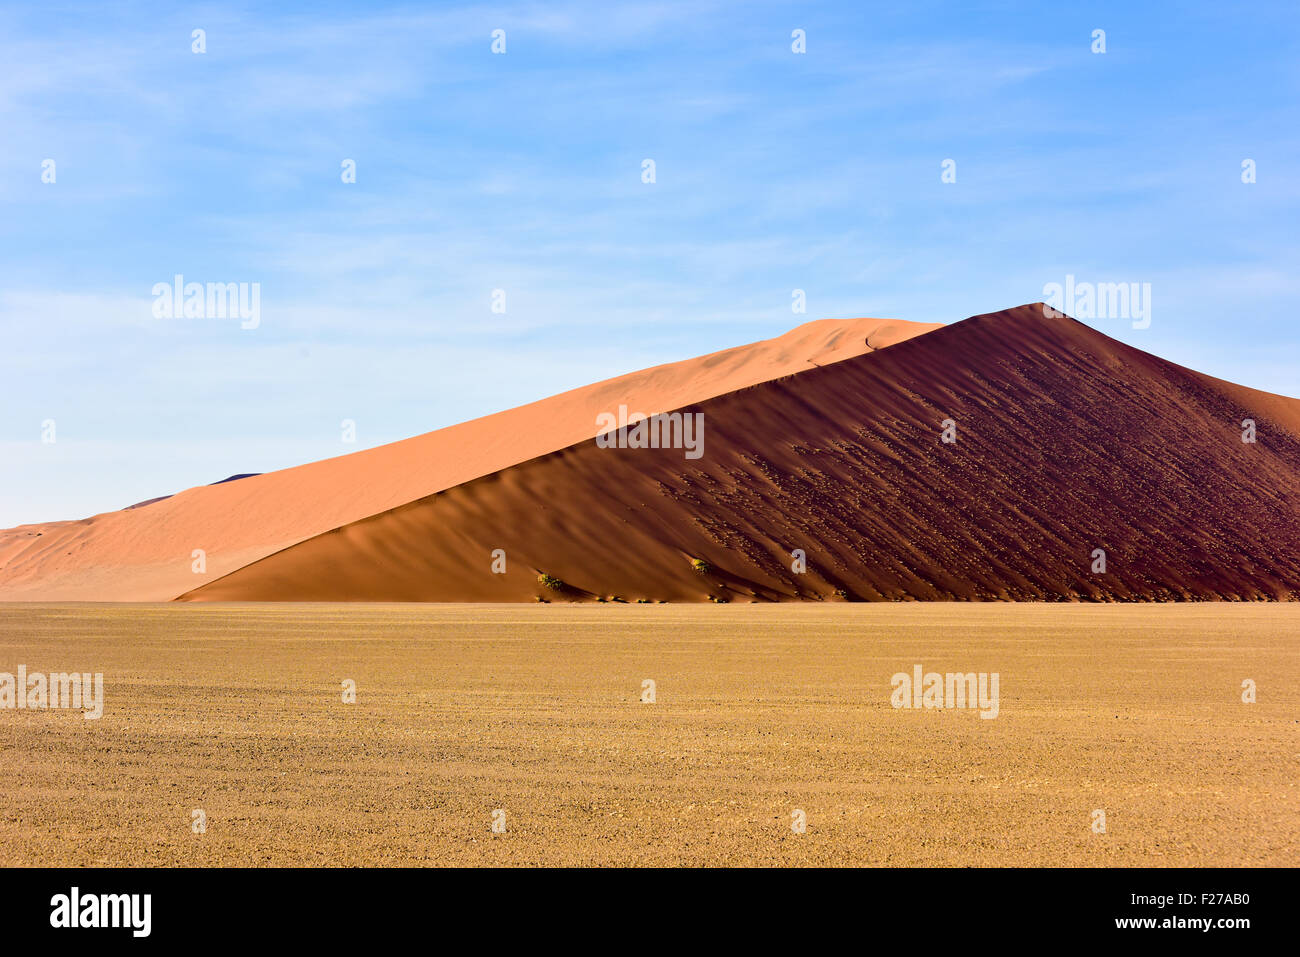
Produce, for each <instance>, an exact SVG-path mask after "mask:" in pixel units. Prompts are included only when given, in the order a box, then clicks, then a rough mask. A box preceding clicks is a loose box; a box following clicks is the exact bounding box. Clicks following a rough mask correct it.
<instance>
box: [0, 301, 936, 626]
mask: <svg viewBox="0 0 1300 957" xmlns="http://www.w3.org/2000/svg"><path fill="white" fill-rule="evenodd" d="M936 328H939V326H938V325H937V324H926V323H913V322H902V321H899V320H892V319H823V320H818V321H815V322H809V323H806V324H804V325H801V326H799V327H798V328H796V329H794V330H792V331H791V332H788V333H786V334H785V335H783V336H779V337H777V338H775V339H769V340H765V341H762V342H756V343H753V344H751V345H746V346H739V347H737V348H733V349H727V350H724V351H722V352H715V353H712V354H710V355H706V356H702V357H700V358H697V359H687V360H685V361H681V362H674V363H670V364H668V365H662V366H655V367H653V368H650V369H645V370H642V371H640V372H633V373H631V374H629V375H624V376H620V377H618V378H615V379H609V380H607V381H604V382H599V383H596V384H595V385H589V386H585V387H583V388H580V389H574V390H572V391H570V392H564V393H561V394H560V395H556V396H552V397H551V398H548V399H543V400H541V401H539V402H534V403H531V404H529V405H525V406H520V407H519V408H515V409H510V410H508V411H505V412H500V413H497V414H495V415H489V416H486V417H484V418H481V419H475V420H473V421H470V422H465V423H461V424H459V425H454V426H451V427H450V428H445V429H439V430H438V431H436V432H430V433H427V434H425V435H420V436H417V437H415V438H411V439H406V440H404V441H401V442H394V443H392V444H390V445H385V446H381V447H379V448H374V449H368V450H366V451H361V452H356V453H353V454H351V455H345V456H340V457H338V458H332V459H326V460H323V461H320V462H313V463H311V464H309V465H302V466H299V467H297V468H291V469H284V470H282V471H279V472H269V473H266V474H263V475H248V476H239V475H237V476H232V477H231V479H227V480H224V481H223V482H220V483H217V484H215V485H206V486H200V487H197V488H192V489H188V490H187V491H184V492H181V493H179V494H176V495H171V496H163V497H161V498H157V499H151V500H149V501H148V502H142V503H140V504H138V505H136V506H133V507H130V508H128V509H123V510H122V511H118V512H106V513H104V514H101V515H96V516H94V517H93V518H88V519H83V520H80V521H67V522H52V523H46V524H42V525H23V526H20V527H18V528H13V529H8V530H6V531H0V601H164V600H168V599H171V598H175V597H176V596H177V595H179V594H181V593H182V592H186V591H188V590H191V589H193V588H195V586H196V585H202V584H204V583H205V582H209V581H212V580H213V579H215V578H218V577H219V576H222V575H225V574H227V573H228V572H232V571H235V570H236V569H239V568H242V567H244V566H246V565H248V564H249V563H251V562H255V561H257V560H258V559H260V558H263V557H265V556H267V555H269V554H271V553H274V552H278V551H280V550H282V549H285V548H288V547H289V546H292V545H294V544H296V543H298V542H302V541H303V540H305V539H309V538H311V537H312V536H315V535H318V534H320V533H322V532H326V531H328V530H330V529H334V528H337V527H339V526H343V525H346V524H348V523H351V522H355V521H358V520H360V519H364V518H366V517H368V516H371V515H375V514H377V513H381V512H385V511H387V510H390V509H393V508H396V507H398V506H402V505H405V504H407V503H409V502H412V501H414V500H417V499H422V498H424V497H426V496H428V495H431V494H433V493H435V492H441V491H443V490H446V489H449V488H452V487H453V486H458V485H461V484H463V483H465V482H468V481H470V480H472V479H476V478H479V477H481V476H487V475H491V474H494V473H499V472H501V471H502V470H504V469H508V468H510V467H511V466H515V465H517V464H518V463H520V462H524V461H527V460H529V459H534V458H536V457H538V456H541V455H544V454H546V453H549V452H555V451H557V450H559V449H563V448H566V447H569V446H572V445H574V444H575V443H580V442H584V441H585V440H590V439H591V438H592V437H593V436H595V434H596V413H597V412H599V411H602V410H610V411H617V409H618V406H619V405H620V404H627V405H628V406H629V407H630V408H631V409H632V410H634V411H635V410H640V411H643V412H663V411H669V410H671V409H675V408H679V407H681V406H684V405H688V404H691V403H695V402H700V401H702V400H704V399H708V398H711V397H714V396H720V395H723V394H726V393H732V392H735V391H737V390H740V389H744V388H746V387H748V386H752V385H755V384H758V383H761V382H765V381H768V380H771V379H774V378H778V377H781V376H788V375H792V374H795V373H799V372H803V371H806V370H809V369H816V368H817V367H819V366H826V365H831V364H834V363H837V362H841V361H844V360H847V359H852V358H855V357H858V356H862V355H864V354H867V353H870V352H872V351H873V350H875V349H881V348H884V347H885V346H888V345H891V344H893V343H896V342H900V341H902V340H905V339H909V338H911V337H913V336H917V335H920V334H922V333H925V332H929V331H931V330H933V329H936ZM236 478H238V479H239V480H238V481H233V479H236ZM589 504H591V503H589ZM428 544H430V545H432V543H428ZM195 549H202V550H203V551H204V552H205V553H206V558H205V561H206V571H205V572H203V573H202V574H196V573H195V572H194V571H193V570H192V562H193V559H192V557H191V555H192V553H193V551H194V550H195ZM393 572H394V574H396V575H398V576H399V577H401V576H402V575H404V574H405V572H404V571H403V570H401V569H394V570H393Z"/></svg>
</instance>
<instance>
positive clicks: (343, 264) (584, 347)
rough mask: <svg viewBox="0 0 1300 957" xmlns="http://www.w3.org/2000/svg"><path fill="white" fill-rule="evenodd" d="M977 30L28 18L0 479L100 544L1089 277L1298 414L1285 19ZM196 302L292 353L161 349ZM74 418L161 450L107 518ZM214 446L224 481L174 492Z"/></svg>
mask: <svg viewBox="0 0 1300 957" xmlns="http://www.w3.org/2000/svg"><path fill="white" fill-rule="evenodd" d="M939 10H940V8H938V7H934V6H931V5H928V4H911V5H906V6H900V7H897V8H888V9H881V10H878V11H873V12H872V14H871V15H870V16H867V15H865V14H864V13H863V12H862V10H861V8H860V7H859V6H858V5H855V4H850V3H831V4H824V5H818V6H816V7H808V8H803V7H794V8H792V7H789V6H788V5H780V4H757V5H744V6H740V5H733V4H706V5H701V4H695V3H690V4H686V3H682V4H677V3H640V4H635V3H634V4H617V5H599V4H587V3H561V4H513V5H505V6H493V7H486V6H475V5H466V6H452V7H439V8H435V9H432V10H430V9H427V8H421V7H417V6H414V5H405V4H398V5H385V4H380V5H377V6H375V7H373V8H365V9H358V8H344V7H342V6H341V5H340V6H336V5H329V4H326V5H324V6H319V7H317V6H312V7H310V8H307V7H303V8H293V9H290V10H288V11H284V10H281V9H278V8H262V9H256V8H252V7H248V8H239V9H231V8H224V9H217V8H205V7H198V8H188V9H184V8H173V7H170V6H167V7H155V6H147V5H140V6H131V5H128V6H126V7H124V8H114V9H113V10H112V11H107V10H99V11H94V10H91V11H87V10H86V9H84V8H80V7H78V8H72V7H68V8H66V9H64V10H62V11H60V10H59V9H58V8H54V9H51V8H50V7H49V6H48V5H41V6H35V5H33V6H31V7H27V8H22V7H13V6H11V7H9V8H6V10H5V11H3V12H0V57H3V59H4V62H5V63H6V69H5V71H3V74H0V122H3V124H4V128H5V130H6V139H7V143H6V149H5V150H4V151H0V202H3V203H4V204H5V206H6V209H7V212H8V214H9V215H7V216H6V217H4V219H3V221H2V222H0V260H2V261H3V262H4V263H5V265H4V267H3V270H4V280H5V282H4V293H3V294H2V295H0V336H3V339H4V342H5V345H6V348H5V350H3V352H0V372H3V374H4V375H5V377H6V381H7V383H8V384H11V386H12V387H11V388H10V389H9V396H10V398H9V400H8V401H7V402H6V403H5V405H4V407H3V408H2V409H0V441H4V442H7V443H10V445H9V447H10V448H13V447H15V443H16V444H17V445H23V444H24V443H26V444H27V445H31V446H32V448H31V450H30V451H31V454H32V455H34V456H36V458H35V459H33V458H31V456H24V457H21V458H20V459H19V461H22V462H25V463H27V465H25V466H23V467H21V468H14V469H8V470H5V471H4V474H3V477H0V525H5V524H14V523H16V522H19V521H26V520H32V517H33V516H32V515H31V513H30V511H29V510H28V509H27V508H26V507H25V505H24V503H25V502H27V501H34V500H35V498H34V497H35V496H38V495H39V499H40V501H42V502H46V503H48V508H42V509H41V510H40V511H41V512H42V514H41V515H40V517H41V518H53V517H75V516H77V515H81V514H86V513H87V512H88V511H98V510H103V509H107V508H114V507H120V506H121V505H123V504H126V503H128V502H131V501H138V500H140V499H142V498H147V497H150V496H152V495H156V494H160V492H162V491H168V490H171V491H174V490H176V489H175V488H174V487H170V486H174V485H175V484H176V483H180V484H181V485H186V484H191V485H192V484H199V483H202V482H207V481H214V480H216V479H217V478H221V477H224V476H223V475H214V474H212V472H213V465H214V464H215V462H216V461H217V459H218V458H220V457H221V456H226V457H228V458H229V459H230V462H229V466H228V467H225V466H223V467H222V468H217V469H216V471H218V472H223V473H224V474H229V473H231V472H239V471H250V470H253V471H258V470H262V469H264V468H270V467H279V466H282V465H289V464H294V462H295V461H299V460H301V459H297V458H295V456H302V455H310V456H312V457H315V456H318V455H320V454H330V453H329V452H328V451H326V452H322V451H321V450H322V449H328V448H335V449H336V448H337V430H338V420H339V419H341V418H344V417H351V418H355V419H357V420H358V422H359V423H361V422H364V423H366V427H364V428H361V429H360V430H359V431H360V435H361V438H360V444H361V445H364V444H371V443H373V442H375V441H381V440H387V439H393V438H400V437H402V436H405V435H411V434H416V433H419V432H423V431H426V430H428V429H430V428H434V427H437V426H441V425H447V424H450V423H452V422H454V421H457V420H459V419H463V418H468V417H471V416H474V415H480V414H487V413H490V412H494V411H497V410H499V409H501V408H505V407H508V406H510V405H513V404H517V403H519V402H524V401H528V400H530V399H534V398H539V397H541V396H544V395H547V394H550V393H553V392H556V391H560V390H562V389H565V388H570V387H574V386H578V385H581V384H584V383H586V382H590V381H594V380H597V379H600V378H603V377H606V376H609V375H615V374H619V373H622V372H627V371H630V370H632V369H636V368H640V367H643V366H646V365H650V364H653V363H655V362H659V361H668V360H671V359H676V358H682V357H686V356H690V355H697V354H701V353H704V352H708V351H712V350H715V349H720V348H725V347H727V346H730V345H735V344H738V343H741V342H747V341H753V340H755V339H759V338H764V337H767V336H772V335H777V334H779V333H781V332H782V331H784V330H786V329H788V328H789V327H791V326H793V325H795V324H797V323H798V322H800V321H803V320H804V319H812V318H818V317H821V316H828V315H841V316H844V315H886V316H897V317H899V318H905V319H915V320H922V321H945V322H950V321H954V320H957V319H961V318H963V317H965V316H967V315H970V314H974V313H978V312H983V311H990V310H993V309H998V308H1003V307H1006V306H1009V305H1014V304H1019V303H1022V302H1028V301H1033V300H1035V299H1039V298H1041V297H1042V295H1043V286H1044V284H1046V283H1049V282H1060V281H1062V280H1063V278H1064V275H1065V274H1066V273H1073V274H1075V275H1076V276H1079V277H1080V278H1091V279H1093V280H1096V281H1135V282H1151V283H1152V286H1153V322H1152V325H1151V328H1149V329H1146V330H1133V329H1132V328H1131V327H1130V326H1129V325H1128V324H1127V323H1109V324H1106V323H1102V322H1099V323H1097V325H1098V327H1099V328H1101V329H1102V331H1104V332H1106V333H1107V334H1109V335H1114V336H1116V337H1118V338H1122V339H1124V340H1125V341H1128V342H1130V343H1132V344H1134V345H1137V346H1139V347H1140V348H1144V349H1148V350H1150V351H1154V352H1157V353H1158V354H1161V355H1164V356H1166V357H1168V358H1170V359H1173V360H1174V361H1183V362H1187V363H1188V364H1193V365H1198V366H1199V367H1200V368H1202V369H1203V370H1204V371H1206V372H1209V373H1211V374H1216V375H1220V376H1224V377H1227V378H1233V379H1236V380H1238V381H1242V382H1244V383H1245V384H1248V385H1252V386H1256V387H1259V388H1265V389H1270V390H1272V391H1277V392H1283V393H1290V394H1296V393H1300V386H1297V384H1296V382H1295V377H1294V373H1293V372H1292V371H1291V370H1293V369H1294V368H1296V367H1297V366H1296V363H1295V361H1294V360H1295V352H1296V348H1297V346H1296V341H1295V340H1296V337H1295V336H1294V335H1293V334H1291V333H1290V331H1289V325H1288V321H1289V320H1288V317H1289V316H1290V315H1291V304H1292V303H1293V302H1294V293H1295V284H1294V281H1293V280H1292V279H1291V278H1290V277H1292V276H1293V275H1294V268H1293V264H1294V261H1295V255H1294V254H1295V251H1296V249H1297V248H1300V240H1298V238H1297V236H1296V226H1295V224H1296V223H1297V222H1300V216H1298V215H1297V213H1298V212H1300V209H1297V207H1298V206H1300V188H1298V187H1297V186H1296V185H1295V184H1296V183H1297V182H1300V180H1298V179H1297V176H1296V174H1297V172H1300V171H1297V169H1296V157H1297V156H1298V155H1300V150H1297V146H1300V143H1298V142H1297V140H1298V139H1300V138H1298V137H1297V136H1296V135H1295V134H1294V133H1292V132H1291V131H1292V130H1294V129H1296V128H1298V127H1297V125H1296V123H1295V122H1294V121H1295V119H1296V109H1295V107H1294V106H1293V104H1294V103H1295V102H1296V94H1297V92H1300V91H1298V90H1297V86H1298V85H1300V84H1298V80H1297V71H1296V70H1295V68H1294V66H1293V65H1292V64H1293V63H1294V62H1295V59H1294V57H1293V56H1291V54H1292V53H1294V51H1295V48H1296V45H1297V44H1296V30H1295V27H1294V23H1293V18H1288V16H1287V12H1286V7H1285V6H1284V5H1274V4H1262V5H1258V6H1256V7H1252V13H1251V15H1250V16H1243V17H1233V16H1229V15H1227V14H1225V13H1224V12H1222V11H1220V10H1219V9H1218V8H1216V7H1215V6H1213V5H1210V4H1203V5H1189V6H1186V7H1184V8H1182V9H1181V13H1180V16H1179V17H1178V18H1177V19H1176V22H1174V21H1171V20H1170V19H1169V18H1168V17H1166V16H1163V15H1162V14H1161V13H1160V12H1159V11H1147V10H1143V9H1135V8H1133V7H1132V5H1129V4H1102V5H1097V6H1095V7H1092V8H1090V10H1089V12H1088V17H1087V18H1086V19H1081V18H1080V17H1079V16H1078V15H1076V14H1073V13H1071V12H1069V11H1066V10H1063V9H1055V8H1051V7H1042V6H1041V5H1030V4H1025V5H1019V4H1008V5H1003V6H999V7H997V8H987V9H982V10H981V11H979V12H978V13H975V12H972V13H970V14H969V15H965V14H962V15H954V14H951V13H946V14H944V15H943V16H940V15H939ZM74 13H75V15H73V14H74ZM62 14H66V15H62ZM1097 27H1101V28H1105V29H1106V30H1107V35H1108V51H1107V53H1106V54H1105V55H1094V54H1092V53H1091V51H1090V43H1091V31H1092V30H1093V29H1094V28H1097ZM196 28H202V29H204V30H206V31H207V52H206V53H205V54H202V55H197V54H194V53H192V52H191V49H190V43H191V39H190V37H191V31H192V30H193V29H196ZM795 28H800V29H804V30H805V31H806V35H807V49H808V52H807V53H806V54H802V55H796V54H794V53H792V52H791V49H790V36H791V31H792V30H793V29H795ZM495 29H502V30H505V31H506V36H507V44H508V52H507V53H506V54H505V55H504V56H497V55H493V54H492V53H491V51H490V44H491V33H492V31H493V30H495ZM1207 51H1212V52H1213V56H1207V55H1205V54H1206V52H1207ZM1188 55H1196V56H1198V57H1200V59H1198V61H1197V63H1198V67H1197V71H1196V76H1195V77H1187V76H1186V73H1187V71H1186V70H1183V69H1181V68H1180V66H1181V64H1183V63H1184V62H1185V58H1186V57H1187V56H1188ZM46 158H53V159H54V160H55V161H56V162H57V169H58V178H57V183H56V184H54V185H47V184H44V183H42V182H41V179H40V173H41V163H42V161H43V160H44V159H46ZM646 158H652V159H654V160H655V163H656V172H657V181H656V182H655V183H654V184H653V185H647V184H644V183H643V182H642V181H641V163H642V160H643V159H646ZM949 158H951V159H954V160H955V161H956V164H957V165H956V168H957V182H956V183H953V184H943V183H941V182H940V175H939V174H940V164H941V163H942V162H943V161H944V160H945V159H949ZM1246 158H1251V159H1254V160H1256V161H1257V163H1258V167H1259V177H1258V182H1257V183H1255V184H1251V185H1245V184H1243V183H1242V182H1241V181H1240V176H1239V174H1240V164H1241V163H1242V161H1243V160H1244V159H1246ZM345 159H352V160H354V161H355V162H356V164H357V182H356V183H355V184H344V183H343V182H342V181H341V179H340V169H341V163H342V162H343V161H344V160H345ZM176 274H183V275H184V276H185V277H186V279H187V280H191V281H200V282H206V281H218V282H232V281H233V282H257V283H260V287H261V295H262V320H261V323H260V325H259V327H258V328H257V329H256V330H241V329H239V328H238V326H237V324H235V323H230V322H227V323H225V324H222V323H220V322H219V321H215V320H161V319H155V318H154V317H153V315H152V313H151V310H150V307H151V300H152V297H151V292H150V291H151V289H152V287H153V285H154V284H155V283H157V282H170V281H171V280H172V277H173V276H174V275H176ZM796 288H799V289H803V290H804V291H805V293H806V295H807V301H808V313H807V314H806V315H796V314H793V313H792V312H791V309H790V303H791V291H792V290H793V289H796ZM497 289H500V290H503V291H504V292H505V295H506V302H507V308H506V312H505V313H503V314H501V313H494V312H492V311H491V309H490V302H491V296H492V293H493V290H497ZM1242 316H1247V317H1249V322H1248V323H1244V324H1243V323H1240V322H1238V324H1237V325H1236V326H1235V327H1234V333H1233V334H1232V335H1228V336H1225V335H1224V322H1225V321H1226V319H1227V318H1228V317H1232V318H1234V319H1239V318H1240V317H1242ZM1211 344H1212V345H1211ZM50 417H55V418H57V419H58V421H59V423H60V436H61V439H60V441H61V443H62V442H64V441H66V442H68V443H76V442H91V441H100V440H102V439H105V437H110V436H111V438H112V440H113V441H118V442H122V443H129V444H131V448H132V449H134V450H135V453H134V454H133V455H131V456H104V457H103V461H102V468H99V469H97V476H98V481H97V483H96V488H95V490H94V491H93V492H91V493H86V492H84V491H83V490H81V489H80V488H79V481H80V480H79V477H78V472H79V471H80V470H79V469H65V470H59V469H57V468H50V469H39V468H36V467H35V466H34V465H33V464H32V463H33V462H36V461H40V458H39V457H40V455H41V452H42V450H41V448H40V447H39V446H38V445H37V444H36V443H38V441H39V430H40V422H41V421H42V420H44V419H46V418H50ZM240 435H246V436H248V437H249V442H250V446H249V449H248V450H247V454H241V451H240V448H239V436H240ZM63 437H66V439H65V438H63ZM277 438H278V439H279V440H280V442H281V444H280V446H279V448H280V449H282V452H281V453H279V454H269V453H267V451H266V450H267V448H270V447H273V443H274V442H275V440H276V439H277ZM206 439H210V440H211V441H212V442H213V443H214V448H217V447H218V446H219V449H220V451H219V453H218V455H217V456H216V457H204V456H189V455H187V456H185V457H183V459H182V460H180V464H177V462H175V461H168V460H167V451H166V450H167V448H168V445H169V443H182V442H184V443H188V445H187V447H190V446H191V445H193V444H201V443H203V442H204V441H205V440H206ZM255 443H262V444H261V445H257V447H256V448H254V444H255ZM267 443H270V445H268V444H267ZM24 447H26V445H24ZM89 448H91V447H90V446H88V447H87V449H89ZM93 448H95V449H99V450H100V454H102V450H103V448H104V446H103V445H102V444H100V445H96V446H93ZM45 451H46V452H49V451H50V450H49V449H46V450H45ZM68 454H72V453H71V452H69V453H68ZM86 454H87V455H90V454H91V453H90V452H89V451H87V452H86ZM47 459H53V456H52V455H48V456H47ZM91 460H92V461H93V455H92V456H91ZM79 461H81V460H79ZM185 462H189V463H192V466H186V465H185V464H184V463H185ZM191 467H192V471H189V472H187V471H186V468H191ZM159 476H165V477H166V483H169V488H164V489H160V488H159V487H158V486H159V481H160V479H159V478H158V477H159ZM60 496H63V499H60ZM61 500H63V501H65V502H66V505H67V507H66V509H59V508H58V507H57V505H58V502H59V501H61Z"/></svg>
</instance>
